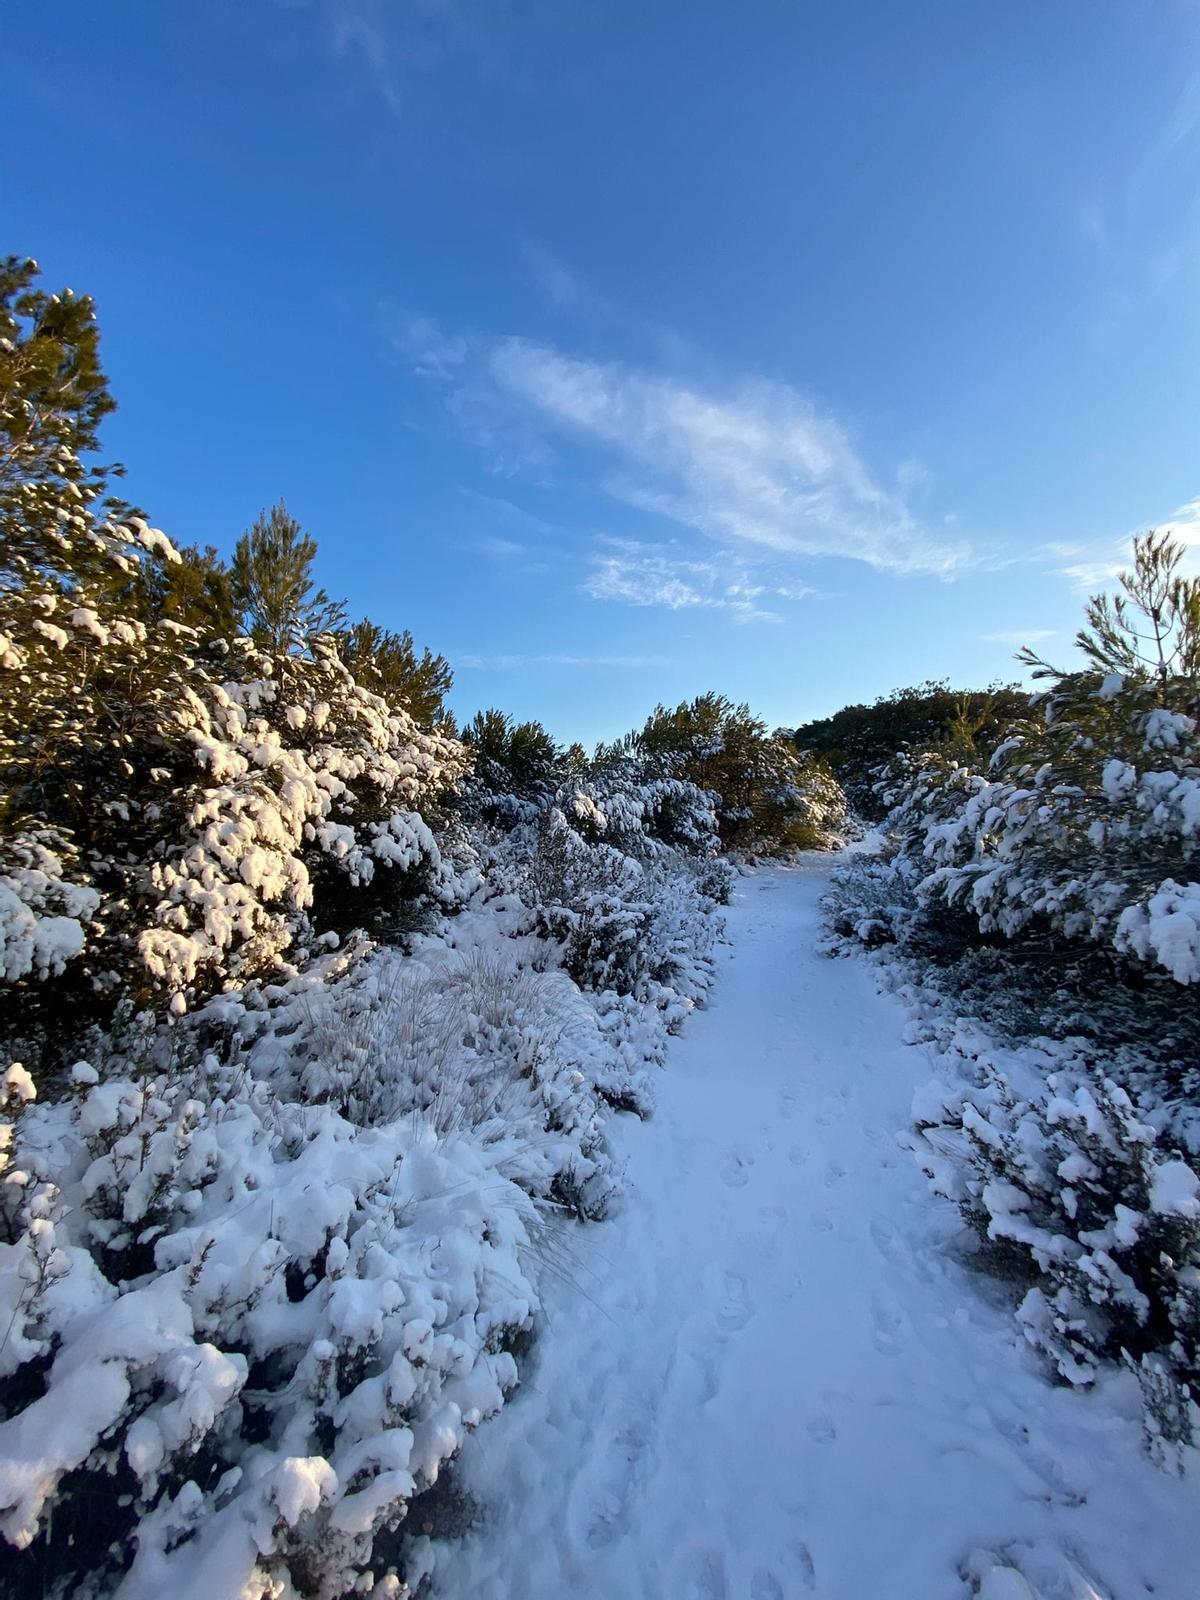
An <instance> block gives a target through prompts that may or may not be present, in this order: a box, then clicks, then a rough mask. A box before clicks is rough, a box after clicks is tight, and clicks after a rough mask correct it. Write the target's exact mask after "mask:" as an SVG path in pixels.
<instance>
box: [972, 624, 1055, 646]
mask: <svg viewBox="0 0 1200 1600" xmlns="http://www.w3.org/2000/svg"><path fill="white" fill-rule="evenodd" d="M1055 632H1056V630H1055V629H1054V628H1000V629H998V630H997V631H996V632H995V633H981V634H980V635H979V637H980V638H981V639H982V640H983V642H984V644H1007V645H1011V646H1012V647H1013V649H1014V650H1019V649H1020V648H1021V646H1022V645H1026V644H1041V643H1043V641H1044V640H1046V639H1053V638H1054V636H1055Z"/></svg>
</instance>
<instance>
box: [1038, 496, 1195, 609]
mask: <svg viewBox="0 0 1200 1600" xmlns="http://www.w3.org/2000/svg"><path fill="white" fill-rule="evenodd" d="M1151 527H1153V528H1157V529H1158V531H1159V532H1160V533H1169V534H1170V535H1171V536H1172V538H1174V539H1177V540H1178V541H1179V543H1180V544H1182V545H1184V546H1186V547H1187V549H1188V550H1189V552H1193V553H1195V554H1200V496H1197V498H1196V499H1194V500H1189V501H1187V502H1186V503H1185V504H1184V505H1181V506H1178V507H1176V509H1175V510H1174V511H1172V512H1171V513H1170V515H1169V516H1166V517H1160V518H1159V519H1158V520H1157V521H1150V522H1147V523H1146V524H1145V525H1144V527H1143V528H1138V529H1135V530H1134V531H1133V532H1131V533H1126V534H1122V535H1121V537H1120V538H1118V539H1110V540H1106V541H1105V542H1104V543H1103V544H1101V545H1099V546H1096V545H1087V544H1066V543H1051V544H1046V545H1043V546H1042V548H1041V551H1040V555H1041V557H1042V559H1044V560H1046V561H1047V562H1048V563H1049V564H1050V565H1052V566H1054V567H1056V568H1057V570H1058V571H1059V572H1061V573H1062V575H1063V576H1064V577H1065V578H1069V579H1070V580H1071V582H1072V583H1073V584H1074V585H1075V587H1076V588H1077V589H1082V590H1085V591H1087V592H1089V593H1090V592H1094V591H1095V590H1097V589H1102V588H1104V587H1106V586H1107V585H1110V584H1112V583H1113V582H1114V581H1115V580H1116V579H1117V578H1119V577H1120V575H1121V573H1122V572H1126V571H1128V569H1129V566H1130V563H1131V560H1132V550H1133V540H1134V538H1135V537H1136V536H1137V534H1138V533H1142V532H1144V531H1145V528H1151ZM1193 564H1194V562H1193Z"/></svg>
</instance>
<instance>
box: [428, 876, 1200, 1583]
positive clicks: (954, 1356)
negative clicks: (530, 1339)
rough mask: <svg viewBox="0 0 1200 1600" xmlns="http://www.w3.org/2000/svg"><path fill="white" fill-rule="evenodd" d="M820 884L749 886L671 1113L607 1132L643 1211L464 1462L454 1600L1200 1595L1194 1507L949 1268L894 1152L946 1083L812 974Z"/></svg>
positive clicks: (676, 1052) (569, 1301)
mask: <svg viewBox="0 0 1200 1600" xmlns="http://www.w3.org/2000/svg"><path fill="white" fill-rule="evenodd" d="M827 870H828V869H827V866H826V865H825V864H824V863H821V862H811V863H808V864H806V865H804V866H802V867H800V868H798V869H792V870H773V871H769V872H763V873H760V874H758V875H756V876H754V877H751V878H749V879H747V880H745V881H744V883H743V885H742V888H741V891H740V894H739V897H738V900H737V902H736V903H735V905H734V907H733V908H732V911H731V916H730V933H731V939H732V946H731V950H730V952H729V953H728V954H727V956H726V957H725V958H724V962H723V967H722V972H721V974H720V977H719V981H718V987H717V990H716V993H715V996H714V1000H713V1004H712V1006H711V1009H710V1010H709V1011H708V1012H706V1013H705V1014H703V1015H701V1016H698V1017H696V1018H695V1019H693V1021H692V1022H691V1024H690V1025H689V1028H688V1030H687V1033H686V1035H685V1037H683V1038H682V1039H680V1040H679V1041H677V1043H676V1044H675V1046H674V1047H673V1049H672V1054H671V1060H670V1063H669V1067H668V1071H667V1073H666V1074H665V1075H664V1078H663V1081H662V1083H661V1085H660V1106H659V1111H658V1113H657V1115H656V1117H655V1118H654V1119H653V1121H651V1122H650V1123H648V1124H640V1123H638V1122H637V1121H636V1120H635V1119H633V1118H631V1117H629V1118H622V1119H620V1122H619V1125H618V1128H617V1131H616V1138H617V1139H618V1140H619V1141H620V1142H621V1144H622V1147H623V1151H624V1153H625V1154H626V1155H627V1158H628V1161H629V1171H630V1179H631V1194H630V1199H629V1202H628V1204H627V1205H626V1206H625V1207H624V1209H623V1210H622V1212H621V1214H620V1215H619V1216H618V1217H616V1218H615V1219H614V1220H612V1221H611V1222H608V1223H605V1224H600V1225H596V1226H593V1227H590V1228H583V1229H580V1230H578V1232H576V1233H574V1234H573V1235H572V1247H573V1248H574V1249H575V1250H576V1252H577V1254H578V1266H577V1269H576V1276H577V1278H578V1283H579V1287H572V1286H570V1285H567V1284H559V1285H557V1286H556V1287H555V1288H554V1289H553V1291H552V1293H551V1297H550V1298H551V1305H550V1308H549V1310H550V1319H549V1325H548V1327H547V1328H546V1329H545V1330H544V1332H543V1335H542V1338H541V1340H540V1342H539V1353H538V1358H537V1362H536V1364H535V1365H534V1367H533V1368H532V1370H531V1371H530V1372H529V1373H528V1374H527V1377H526V1381H525V1385H524V1389H523V1391H522V1392H521V1394H520V1395H519V1396H518V1397H517V1398H515V1399H514V1401H513V1403H512V1404H511V1405H510V1406H509V1407H508V1408H507V1409H506V1411H505V1412H504V1413H503V1414H502V1415H501V1416H500V1417H499V1418H497V1419H495V1420H494V1421H493V1422H490V1423H489V1424H487V1426H486V1427H485V1428H483V1429H482V1430H481V1432H480V1434H479V1435H478V1436H477V1437H476V1438H475V1439H473V1440H472V1441H471V1445H470V1447H469V1450H468V1452H467V1458H466V1461H465V1463H464V1478H465V1483H466V1486H467V1487H468V1488H469V1489H470V1490H471V1492H472V1493H473V1494H474V1495H476V1496H477V1497H478V1498H479V1499H480V1500H481V1501H482V1502H483V1504H484V1506H485V1507H486V1508H487V1516H486V1520H485V1521H484V1523H483V1525H482V1526H481V1527H480V1528H479V1530H478V1531H477V1532H476V1533H474V1534H473V1535H472V1536H471V1537H470V1538H469V1539H467V1540H466V1541H465V1542H464V1543H463V1544H462V1545H460V1546H458V1547H456V1548H454V1549H452V1550H451V1551H450V1552H449V1553H448V1555H447V1556H446V1557H445V1558H444V1564H443V1567H442V1576H441V1579H440V1589H441V1592H442V1594H443V1595H444V1596H446V1597H447V1600H468V1597H470V1600H567V1597H584V1596H595V1597H603V1600H640V1597H646V1600H726V1597H729V1600H793V1597H800V1600H802V1597H804V1596H806V1595H808V1594H810V1593H811V1594H814V1595H817V1596H820V1597H822V1600H963V1597H965V1596H967V1595H969V1594H972V1593H973V1592H975V1591H974V1586H973V1584H972V1583H971V1582H969V1581H967V1580H966V1578H965V1577H964V1574H965V1572H966V1570H967V1566H968V1563H969V1561H970V1558H971V1556H972V1552H974V1551H979V1550H986V1551H991V1552H997V1551H1002V1552H1006V1553H1007V1554H1006V1555H1005V1557H1004V1559H1005V1560H1007V1559H1010V1558H1012V1557H1015V1558H1016V1559H1018V1560H1019V1561H1020V1563H1021V1565H1022V1568H1023V1570H1024V1571H1025V1574H1026V1576H1027V1578H1028V1579H1029V1580H1030V1583H1031V1585H1032V1588H1031V1589H1027V1588H1025V1587H1023V1586H1021V1584H1020V1583H1019V1582H1018V1580H1016V1578H1015V1575H1014V1574H1012V1573H1007V1574H1002V1575H1001V1574H997V1575H995V1576H994V1577H993V1578H992V1579H990V1580H988V1581H987V1582H986V1583H985V1585H984V1591H983V1592H984V1594H985V1595H986V1596H989V1597H991V1596H995V1597H996V1600H1024V1597H1026V1596H1027V1595H1028V1594H1030V1593H1034V1594H1036V1595H1037V1596H1039V1597H1044V1600H1084V1597H1090V1596H1092V1595H1094V1594H1096V1595H1101V1596H1105V1597H1107V1600H1135V1597H1140V1596H1143V1595H1151V1594H1153V1595H1154V1596H1155V1597H1156V1600H1195V1597H1196V1596H1197V1594H1200V1568H1198V1566H1197V1563H1198V1562H1200V1530H1198V1526H1197V1519H1196V1515H1195V1512H1196V1500H1195V1497H1194V1490H1193V1489H1192V1488H1191V1486H1190V1485H1181V1484H1179V1483H1178V1482H1177V1481H1176V1480H1174V1479H1173V1478H1170V1477H1168V1476H1166V1475H1165V1474H1164V1473H1162V1472H1160V1471H1157V1470H1156V1469H1154V1468H1153V1467H1152V1466H1150V1465H1149V1464H1148V1463H1147V1462H1146V1460H1145V1458H1144V1457H1142V1456H1140V1455H1139V1453H1138V1449H1137V1426H1136V1424H1135V1422H1134V1421H1133V1420H1132V1417H1131V1416H1130V1415H1122V1414H1121V1412H1120V1410H1119V1409H1117V1408H1115V1407H1114V1404H1113V1399H1112V1396H1110V1395H1102V1396H1080V1395H1075V1394H1072V1393H1068V1392H1065V1391H1063V1390H1061V1389H1057V1388H1053V1387H1051V1386H1050V1385H1048V1384H1047V1383H1046V1382H1045V1381H1044V1380H1043V1378H1042V1377H1041V1376H1040V1374H1039V1372H1038V1370H1037V1367H1036V1365H1035V1363H1034V1361H1033V1359H1032V1357H1031V1356H1030V1355H1029V1354H1028V1353H1027V1352H1026V1350H1025V1349H1024V1347H1023V1345H1022V1343H1021V1341H1020V1338H1019V1335H1018V1332H1017V1329H1016V1326H1015V1324H1014V1322H1013V1320H1012V1316H1011V1310H1010V1309H1009V1307H1008V1306H1007V1305H1006V1304H1004V1303H1003V1301H1002V1295H1001V1291H1000V1289H999V1288H998V1286H996V1285H994V1284H992V1283H991V1282H990V1281H989V1280H987V1279H983V1278H981V1277H979V1276H978V1275H976V1274H973V1273H970V1272H968V1271H967V1270H966V1269H965V1268H964V1267H963V1266H962V1265H961V1264H960V1261H959V1259H958V1258H957V1256H956V1255H955V1254H954V1253H953V1252H952V1251H951V1250H950V1249H949V1248H948V1246H949V1244H950V1243H951V1242H952V1241H953V1240H954V1239H955V1238H956V1237H957V1235H958V1233H959V1228H958V1223H957V1219H956V1217H955V1216H954V1214H953V1212H952V1210H951V1208H950V1207H948V1206H944V1205H942V1204H941V1203H940V1202H938V1201H937V1200H935V1199H934V1198H933V1197H931V1195H930V1193H929V1191H928V1189H927V1187H926V1185H925V1183H924V1181H923V1180H922V1178H921V1176H920V1174H919V1173H918V1172H917V1170H916V1168H915V1166H914V1164H913V1161H912V1158H911V1157H910V1156H909V1155H908V1154H907V1153H906V1152H905V1151H904V1150H903V1149H902V1148H901V1147H900V1145H899V1144H898V1143H897V1138H898V1136H899V1135H901V1134H903V1132H904V1131H905V1129H906V1128H907V1126H908V1121H909V1107H910V1102H911V1098H912V1091H913V1087H914V1085H915V1084H916V1083H918V1082H921V1081H923V1080H924V1079H926V1078H927V1077H928V1076H929V1075H930V1066H929V1062H928V1061H927V1060H926V1059H925V1058H924V1056H923V1053H922V1052H921V1051H920V1050H918V1049H914V1048H912V1047H909V1046H905V1045H904V1044H903V1043H901V1030H902V1027H903V1014H902V1012H901V1010H900V1008H899V1007H898V1005H897V1004H896V1003H895V1002H894V1001H893V1000H891V999H890V998H888V997H885V996H882V995H879V994H877V993H876V992H875V990H874V987H873V983H872V978H871V974H870V972H869V970H868V969H867V968H866V967H865V966H864V965H862V964H861V963H858V962H854V961H831V960H829V959H826V958H824V957H822V956H820V955H819V954H817V953H816V949H815V943H816V938H817V934H818V913H817V900H818V898H819V895H820V892H821V890H822V888H823V886H824V880H825V877H826V874H827ZM581 1289H582V1291H583V1292H581ZM1114 1392H1115V1393H1116V1395H1117V1398H1118V1399H1120V1398H1121V1396H1122V1394H1123V1392H1124V1391H1123V1390H1122V1389H1121V1386H1120V1385H1119V1384H1117V1385H1114ZM1128 1409H1129V1408H1128V1407H1126V1410H1128ZM1089 1579H1090V1584H1089V1583H1088V1582H1087V1581H1086V1580H1089ZM1091 1585H1094V1587H1092V1586H1091Z"/></svg>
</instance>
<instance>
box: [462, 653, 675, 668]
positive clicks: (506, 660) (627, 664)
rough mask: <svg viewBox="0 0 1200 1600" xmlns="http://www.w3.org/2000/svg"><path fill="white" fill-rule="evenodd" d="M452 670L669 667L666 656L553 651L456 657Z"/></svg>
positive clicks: (669, 661)
mask: <svg viewBox="0 0 1200 1600" xmlns="http://www.w3.org/2000/svg"><path fill="white" fill-rule="evenodd" d="M454 665H455V667H456V668H459V667H461V668H464V669H469V670H471V671H478V672H511V671H513V670H515V669H519V668H521V667H614V668H617V669H626V668H630V669H638V668H642V667H669V666H671V665H673V663H672V662H671V660H670V658H669V657H668V656H620V655H617V656H576V655H564V654H559V653H555V652H551V653H549V654H543V655H497V656H477V655H469V654H468V655H456V656H455V658H454Z"/></svg>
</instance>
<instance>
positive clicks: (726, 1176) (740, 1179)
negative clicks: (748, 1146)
mask: <svg viewBox="0 0 1200 1600" xmlns="http://www.w3.org/2000/svg"><path fill="white" fill-rule="evenodd" d="M753 1165H754V1160H753V1157H751V1156H739V1155H731V1156H729V1157H728V1159H727V1160H726V1162H725V1165H724V1166H723V1167H722V1168H721V1178H722V1180H723V1181H724V1182H725V1183H726V1184H728V1186H729V1187H730V1188H731V1189H744V1188H745V1187H746V1180H747V1179H748V1178H749V1176H750V1168H751V1167H752V1166H753Z"/></svg>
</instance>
